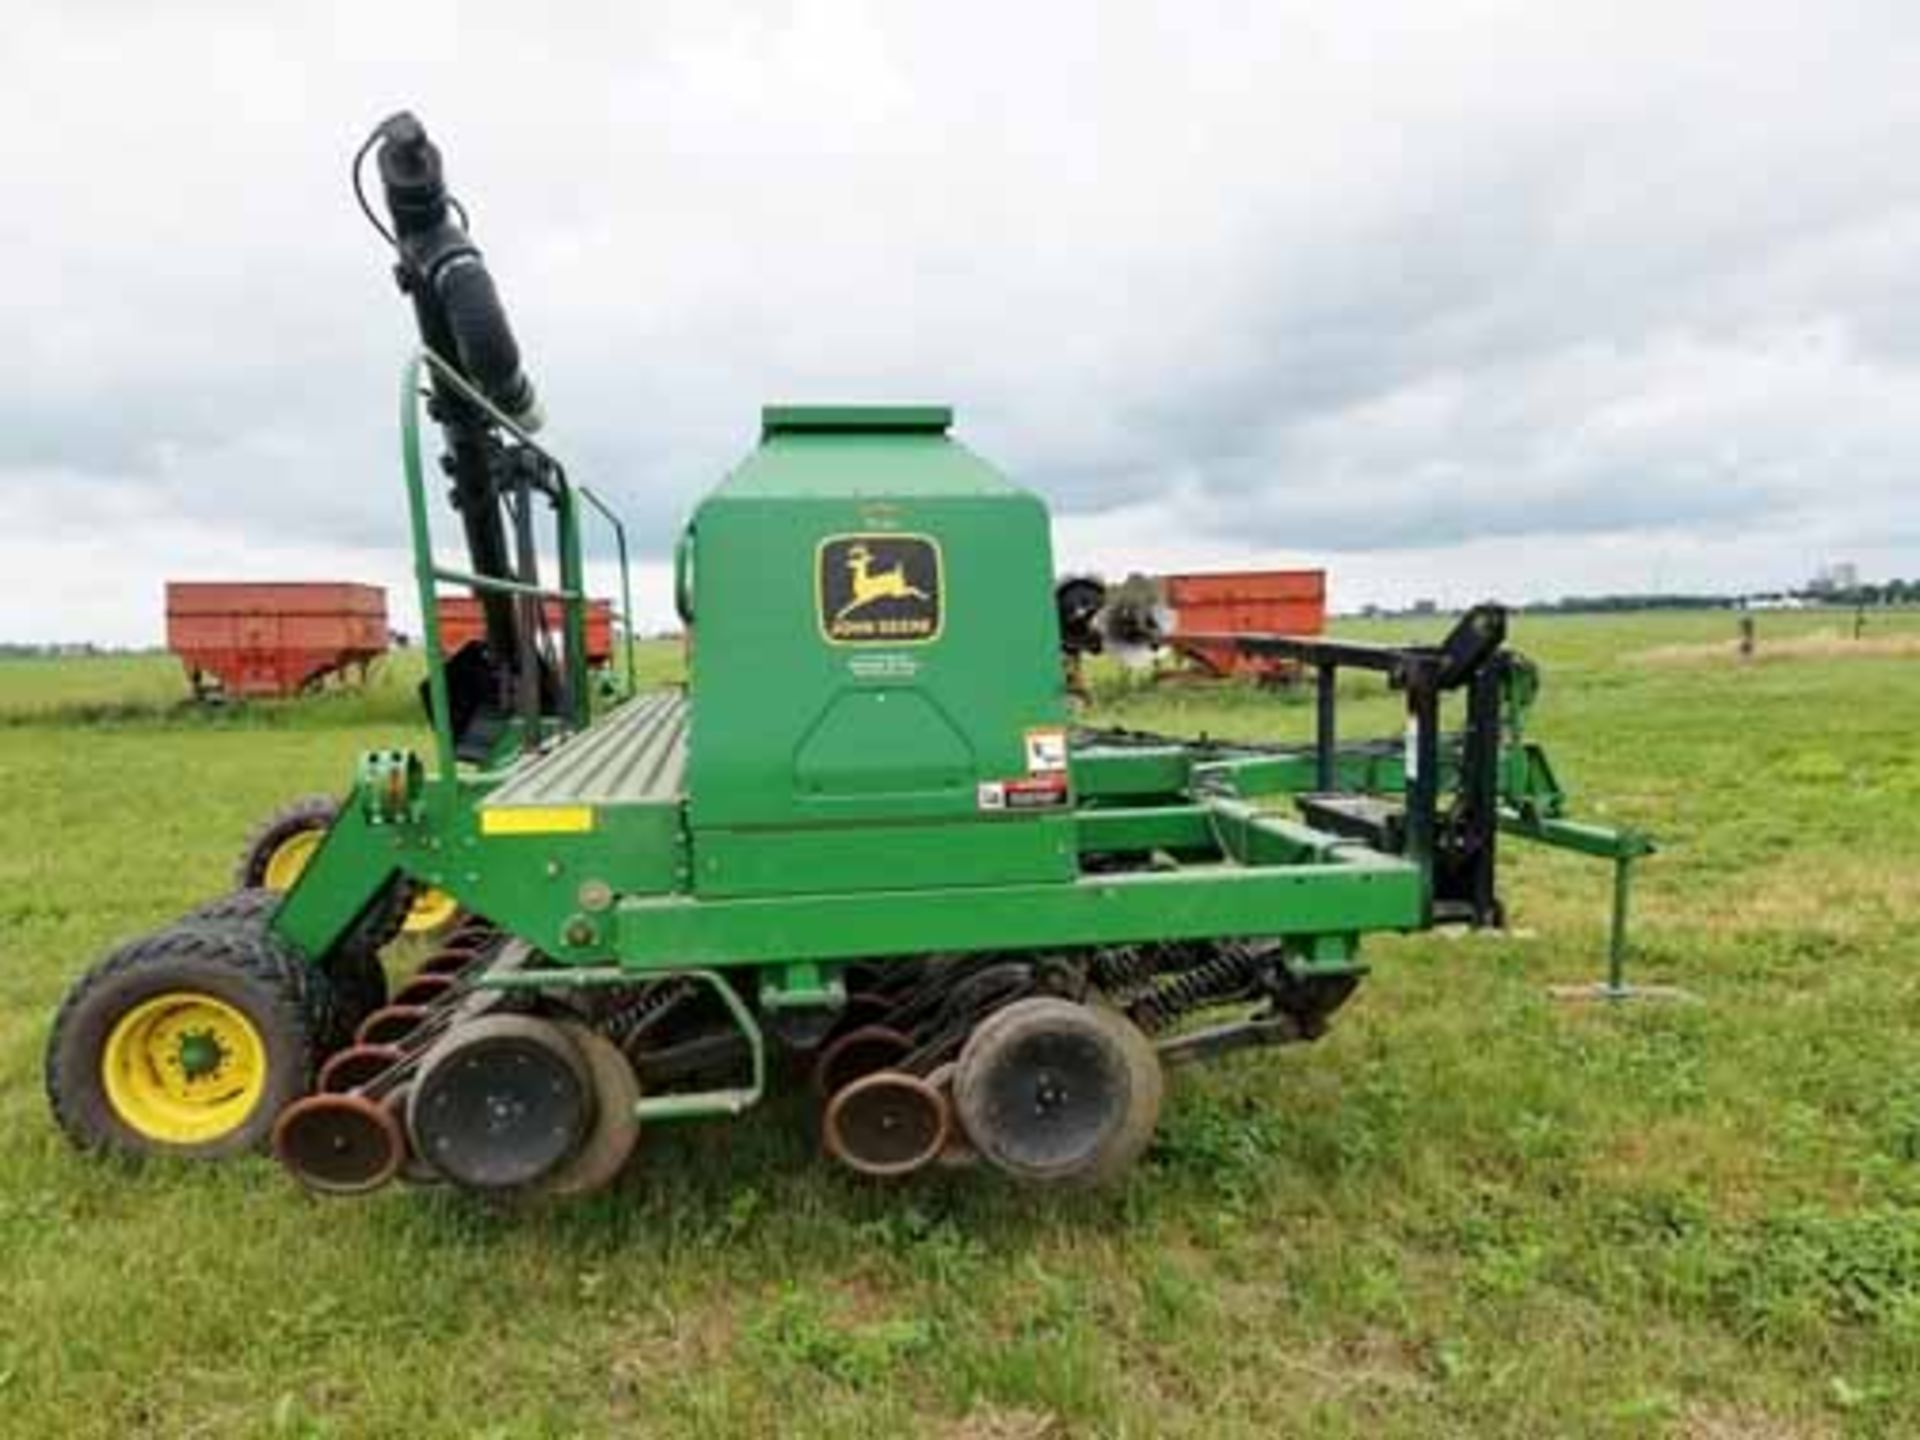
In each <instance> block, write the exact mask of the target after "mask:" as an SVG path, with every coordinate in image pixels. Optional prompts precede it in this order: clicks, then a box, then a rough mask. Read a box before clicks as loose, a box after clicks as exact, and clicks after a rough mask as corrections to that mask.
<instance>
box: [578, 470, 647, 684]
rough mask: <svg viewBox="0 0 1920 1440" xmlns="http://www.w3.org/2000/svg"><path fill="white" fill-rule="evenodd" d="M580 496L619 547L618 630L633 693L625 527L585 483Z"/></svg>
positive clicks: (630, 594) (630, 588) (630, 596)
mask: <svg viewBox="0 0 1920 1440" xmlns="http://www.w3.org/2000/svg"><path fill="white" fill-rule="evenodd" d="M580 498H581V499H582V500H584V501H586V502H587V504H589V505H591V506H592V507H593V508H594V509H596V510H598V511H599V512H600V514H601V515H602V516H603V517H604V518H605V519H606V522H607V524H609V525H611V526H612V527H613V542H614V544H615V545H617V546H618V547H619V549H620V630H621V633H622V635H624V636H625V639H626V644H625V646H624V647H623V648H624V650H625V659H626V662H627V694H629V695H631V694H633V685H634V681H633V579H632V576H631V575H630V573H629V571H628V569H627V527H626V526H624V525H622V524H621V523H620V517H619V516H618V515H616V514H614V513H613V511H611V510H610V509H608V508H607V505H606V502H604V501H603V500H601V498H600V497H599V496H598V495H596V494H594V493H593V491H592V490H590V489H588V488H587V487H586V486H585V485H582V486H581V487H580Z"/></svg>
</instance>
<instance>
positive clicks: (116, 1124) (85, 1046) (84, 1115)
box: [46, 923, 314, 1160]
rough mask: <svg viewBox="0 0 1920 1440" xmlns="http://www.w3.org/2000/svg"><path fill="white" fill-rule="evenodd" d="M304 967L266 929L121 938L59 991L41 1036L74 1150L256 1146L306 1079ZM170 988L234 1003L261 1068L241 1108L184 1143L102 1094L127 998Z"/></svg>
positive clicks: (168, 1151) (221, 1150) (213, 1151)
mask: <svg viewBox="0 0 1920 1440" xmlns="http://www.w3.org/2000/svg"><path fill="white" fill-rule="evenodd" d="M306 970H307V966H306V965H305V963H304V962H303V961H301V960H300V959H299V957H298V956H296V955H293V954H292V953H290V952H289V951H288V950H287V949H286V948H285V947H283V946H281V945H279V944H277V943H276V942H274V941H273V940H272V939H271V938H270V937H268V936H265V935H259V934H251V933H249V932H248V931H246V930H244V929H240V928H236V927H231V926H204V925H197V924H191V923H188V924H181V925H176V926H173V927H172V928H170V929H167V930H162V931H160V932H158V933H157V934H153V935H148V936H145V937H143V938H141V939H139V940H135V941H132V942H130V943H128V944H126V945H122V946H121V947H120V948H119V949H117V950H115V951H113V952H112V953H111V954H109V955H108V956H107V957H106V958H105V959H103V960H101V961H100V962H99V963H98V964H97V965H95V966H94V967H93V969H91V970H89V971H88V972H87V973H86V974H85V975H84V976H82V977H81V978H80V980H79V981H78V982H77V983H76V984H75V985H74V986H73V988H72V989H71V990H70V991H68V993H67V997H66V1000H65V1001H64V1002H63V1003H62V1004H61V1006H60V1012H59V1014H58V1016H57V1017H56V1018H55V1020H54V1024H53V1034H52V1036H51V1037H50V1038H49V1039H48V1042H47V1054H46V1089H47V1099H48V1101H49V1102H50V1103H51V1105H52V1107H53V1115H54V1119H55V1120H56V1121H57V1122H58V1123H59V1125H60V1128H61V1129H62V1130H63V1131H65V1132H66V1135H67V1137H68V1139H70V1140H71V1141H72V1142H73V1143H74V1144H75V1145H77V1146H79V1147H80V1148H81V1149H83V1150H91V1151H106V1152H114V1153H119V1154H123V1155H132V1156H147V1155H168V1156H176V1157H180V1158H184V1159H192V1160H215V1159H222V1158H225V1157H227V1156H231V1155H237V1154H242V1153H244V1152H247V1151H250V1150H258V1149H262V1148H264V1147H265V1145H266V1143H267V1141H268V1139H269V1137H270V1136H271V1134H272V1131H273V1124H274V1120H275V1119H276V1118H277V1117H278V1115H279V1113H280V1111H281V1110H282V1109H283V1108H284V1107H285V1106H287V1105H288V1104H290V1103H291V1102H292V1101H294V1100H296V1099H298V1098H299V1097H300V1096H301V1095H303V1094H305V1093H306V1091H307V1089H308V1086H309V1085H310V1083H311V1081H312V1078H313V1061H314V1045H313V1039H312V1035H311V1032H310V1029H309V1025H310V1020H309V1005H310V1003H311V1001H310V998H309V997H310V991H309V986H308V979H309V977H308V976H307V975H306V974H305V973H304V972H305V971H306ZM169 993H178V994H182V995H187V996H191V995H203V996H208V997H211V998H212V999H214V1000H216V1001H219V1002H221V1003H222V1004H223V1005H225V1006H227V1007H230V1008H231V1009H233V1010H236V1011H238V1012H239V1013H240V1014H241V1015H242V1016H243V1017H244V1018H245V1020H246V1021H247V1023H248V1024H249V1025H250V1026H251V1027H252V1029H253V1031H254V1032H255V1034H256V1035H257V1036H258V1038H259V1041H260V1044H261V1048H262V1051H263V1052H264V1059H265V1066H264V1070H265V1074H264V1079H263V1082H262V1088H261V1093H260V1095H259V1097H258V1099H257V1100H256V1101H255V1102H254V1104H253V1105H252V1108H251V1109H250V1110H249V1111H247V1112H246V1113H245V1114H244V1116H243V1117H241V1118H239V1119H238V1120H237V1121H236V1122H235V1123H233V1124H232V1125H230V1126H229V1127H228V1128H226V1129H225V1130H223V1131H222V1132H221V1133H219V1134H216V1135H211V1136H208V1137H205V1138H202V1139H198V1140H195V1141H192V1142H174V1141H170V1140H167V1139H164V1138H160V1137H158V1136H155V1135H154V1134H151V1133H149V1132H147V1131H143V1130H142V1129H140V1128H139V1127H138V1126H137V1125H135V1124H134V1123H132V1122H131V1121H129V1120H128V1119H127V1118H126V1117H125V1116H123V1115H122V1114H121V1113H120V1112H119V1111H118V1110H117V1109H116V1107H115V1105H114V1102H113V1100H112V1098H111V1097H110V1095H109V1093H108V1088H107V1081H106V1074H105V1061H106V1049H107V1043H108V1039H109V1037H110V1036H111V1035H112V1033H113V1031H114V1028H115V1027H116V1026H117V1025H118V1024H119V1022H120V1021H121V1020H122V1019H123V1018H125V1017H126V1016H127V1015H129V1014H130V1013H131V1012H132V1011H133V1010H134V1009H135V1008H136V1007H138V1006H140V1005H142V1004H144V1003H145V1002H147V1001H149V1000H153V999H157V998H159V997H161V996H164V995H167V994H169Z"/></svg>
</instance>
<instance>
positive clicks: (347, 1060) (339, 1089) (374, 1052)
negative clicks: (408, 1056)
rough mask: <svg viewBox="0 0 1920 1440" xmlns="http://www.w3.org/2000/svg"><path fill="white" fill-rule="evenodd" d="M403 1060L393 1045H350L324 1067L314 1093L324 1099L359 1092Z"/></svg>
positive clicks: (331, 1057) (316, 1082)
mask: <svg viewBox="0 0 1920 1440" xmlns="http://www.w3.org/2000/svg"><path fill="white" fill-rule="evenodd" d="M400 1058H401V1055H400V1051H399V1050H398V1049H397V1048H396V1047H395V1046H392V1045H349V1046H348V1047H347V1048H346V1049H344V1050H341V1051H339V1052H337V1053H336V1054H334V1055H332V1056H330V1057H328V1060H327V1063H326V1064H324V1065H322V1066H321V1067H320V1078H319V1079H318V1080H316V1081H315V1082H314V1089H316V1090H318V1091H320V1093H321V1094H323V1095H341V1094H345V1093H346V1092H347V1091H349V1090H358V1089H359V1088H360V1087H361V1086H362V1085H364V1084H366V1083H367V1082H368V1081H369V1080H372V1079H375V1078H376V1077H378V1076H379V1075H381V1074H383V1073H385V1071H386V1070H387V1069H388V1068H389V1067H391V1066H392V1065H393V1064H394V1063H395V1062H396V1061H397V1060H399V1059H400Z"/></svg>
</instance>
